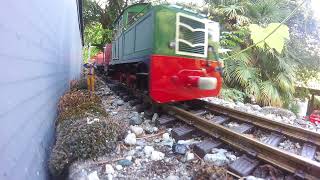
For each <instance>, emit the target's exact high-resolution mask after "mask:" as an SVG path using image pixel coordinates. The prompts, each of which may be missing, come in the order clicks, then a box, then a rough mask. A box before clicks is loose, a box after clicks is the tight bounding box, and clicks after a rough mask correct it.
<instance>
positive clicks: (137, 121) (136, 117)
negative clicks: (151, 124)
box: [129, 112, 142, 125]
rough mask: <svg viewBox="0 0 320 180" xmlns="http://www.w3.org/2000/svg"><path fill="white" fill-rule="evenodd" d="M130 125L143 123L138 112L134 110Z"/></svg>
mask: <svg viewBox="0 0 320 180" xmlns="http://www.w3.org/2000/svg"><path fill="white" fill-rule="evenodd" d="M129 124H130V125H140V124H142V118H141V117H140V115H139V113H138V112H133V113H132V116H131V117H130V121H129Z"/></svg>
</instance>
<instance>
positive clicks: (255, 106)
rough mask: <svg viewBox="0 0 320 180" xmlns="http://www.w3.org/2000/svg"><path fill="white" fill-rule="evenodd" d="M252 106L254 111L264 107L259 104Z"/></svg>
mask: <svg viewBox="0 0 320 180" xmlns="http://www.w3.org/2000/svg"><path fill="white" fill-rule="evenodd" d="M251 107H252V109H253V110H254V111H260V110H261V109H262V108H261V107H260V106H259V105H257V104H255V105H252V106H251Z"/></svg>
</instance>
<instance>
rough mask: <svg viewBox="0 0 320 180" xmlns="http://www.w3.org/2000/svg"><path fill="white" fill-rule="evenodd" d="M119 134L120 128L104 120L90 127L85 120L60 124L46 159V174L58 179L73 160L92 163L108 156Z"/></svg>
mask: <svg viewBox="0 0 320 180" xmlns="http://www.w3.org/2000/svg"><path fill="white" fill-rule="evenodd" d="M122 133H123V128H122V127H121V124H119V123H118V122H116V121H114V120H112V119H108V118H101V119H100V120H99V121H96V122H93V123H92V124H88V123H87V119H79V120H73V121H63V122H61V123H60V124H59V126H58V128H57V141H56V144H55V146H54V148H53V150H52V153H51V156H50V159H49V170H50V172H51V173H52V174H53V175H59V174H61V173H62V172H63V171H64V169H65V168H66V167H68V165H69V164H70V163H72V162H74V161H76V160H85V159H89V158H90V159H91V158H93V159H95V158H97V157H99V156H102V155H104V154H106V153H110V152H112V151H113V150H114V149H115V147H116V142H117V140H119V138H120V136H122Z"/></svg>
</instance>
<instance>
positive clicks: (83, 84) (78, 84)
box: [70, 78, 88, 91]
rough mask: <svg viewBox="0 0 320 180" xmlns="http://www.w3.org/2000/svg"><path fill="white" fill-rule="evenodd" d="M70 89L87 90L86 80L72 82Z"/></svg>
mask: <svg viewBox="0 0 320 180" xmlns="http://www.w3.org/2000/svg"><path fill="white" fill-rule="evenodd" d="M70 89H71V91H76V90H84V89H88V84H87V80H86V79H85V78H81V79H80V80H76V81H74V82H72V84H71V87H70Z"/></svg>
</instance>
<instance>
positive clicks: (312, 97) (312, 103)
mask: <svg viewBox="0 0 320 180" xmlns="http://www.w3.org/2000/svg"><path fill="white" fill-rule="evenodd" d="M313 109H314V94H312V95H311V99H310V101H309V103H308V110H307V115H308V116H310V114H311V113H312V111H313Z"/></svg>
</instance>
